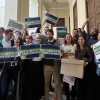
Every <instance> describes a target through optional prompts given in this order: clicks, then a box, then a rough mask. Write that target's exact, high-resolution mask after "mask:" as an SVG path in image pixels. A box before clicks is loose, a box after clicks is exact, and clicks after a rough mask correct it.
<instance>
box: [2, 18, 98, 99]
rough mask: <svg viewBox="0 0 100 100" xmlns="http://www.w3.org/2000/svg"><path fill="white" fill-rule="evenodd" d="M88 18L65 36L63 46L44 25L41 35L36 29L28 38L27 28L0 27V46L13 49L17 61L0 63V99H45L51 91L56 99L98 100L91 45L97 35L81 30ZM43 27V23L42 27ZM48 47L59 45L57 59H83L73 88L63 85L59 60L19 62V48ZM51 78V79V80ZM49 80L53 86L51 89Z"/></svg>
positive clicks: (41, 59)
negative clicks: (64, 96) (59, 49)
mask: <svg viewBox="0 0 100 100" xmlns="http://www.w3.org/2000/svg"><path fill="white" fill-rule="evenodd" d="M88 21H89V19H86V21H85V22H84V24H83V25H82V27H81V28H78V29H77V28H76V29H73V32H72V34H70V33H67V34H66V36H65V37H64V43H63V44H60V43H59V40H58V39H54V37H53V36H54V32H53V30H52V29H49V28H48V27H47V26H46V27H45V28H44V32H45V33H44V34H42V33H41V32H40V28H38V29H37V30H36V32H35V33H31V34H30V35H29V34H28V32H27V28H24V30H23V32H22V33H21V32H19V31H16V30H12V29H4V28H3V27H0V47H4V48H9V47H16V48H17V51H18V55H17V56H18V57H19V59H20V63H19V62H5V63H0V100H40V99H41V98H42V97H44V100H49V91H50V88H51V87H53V88H54V92H55V94H56V95H57V100H62V95H63V94H64V95H66V96H67V99H66V100H100V95H99V92H100V67H99V63H100V61H99V60H97V59H96V56H95V54H94V52H93V45H94V44H95V43H97V42H98V41H99V40H100V33H99V32H98V30H97V29H96V28H92V29H91V32H90V33H89V34H88V33H86V31H85V30H84V27H85V25H86V24H87V22H88ZM43 25H44V24H43ZM39 44H51V45H61V54H60V56H61V59H62V58H64V59H78V60H84V61H85V63H84V66H83V67H84V75H83V79H80V78H75V84H74V86H72V85H70V84H68V83H66V82H63V76H64V75H61V74H60V67H61V61H60V60H54V59H45V58H40V57H34V58H32V59H25V60H21V58H20V56H21V55H22V52H21V45H26V46H27V45H39ZM52 78H53V79H52ZM52 80H53V82H54V86H51V81H52Z"/></svg>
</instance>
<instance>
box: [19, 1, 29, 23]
mask: <svg viewBox="0 0 100 100" xmlns="http://www.w3.org/2000/svg"><path fill="white" fill-rule="evenodd" d="M25 17H29V0H18V11H17V20H18V21H21V22H25Z"/></svg>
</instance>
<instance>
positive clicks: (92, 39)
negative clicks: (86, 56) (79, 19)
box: [81, 18, 98, 46]
mask: <svg viewBox="0 0 100 100" xmlns="http://www.w3.org/2000/svg"><path fill="white" fill-rule="evenodd" d="M88 22H89V18H87V19H86V21H85V22H84V24H83V25H82V27H81V30H82V35H84V36H85V38H86V40H87V44H88V45H89V46H91V45H93V44H95V43H96V42H97V41H98V40H97V36H98V29H96V28H92V29H91V32H90V33H89V34H87V33H86V32H85V30H84V27H85V25H86V24H87V23H88Z"/></svg>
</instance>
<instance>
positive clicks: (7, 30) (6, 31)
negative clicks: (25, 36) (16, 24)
mask: <svg viewBox="0 0 100 100" xmlns="http://www.w3.org/2000/svg"><path fill="white" fill-rule="evenodd" d="M9 32H13V31H12V30H11V29H6V30H5V34H8V33H9Z"/></svg>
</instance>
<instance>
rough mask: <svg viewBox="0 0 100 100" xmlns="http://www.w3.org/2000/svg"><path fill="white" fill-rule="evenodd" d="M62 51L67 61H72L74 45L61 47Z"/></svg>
mask: <svg viewBox="0 0 100 100" xmlns="http://www.w3.org/2000/svg"><path fill="white" fill-rule="evenodd" d="M61 48H62V50H63V51H64V57H65V58H68V59H74V58H75V50H76V44H74V45H64V44H63V45H62V46H61Z"/></svg>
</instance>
